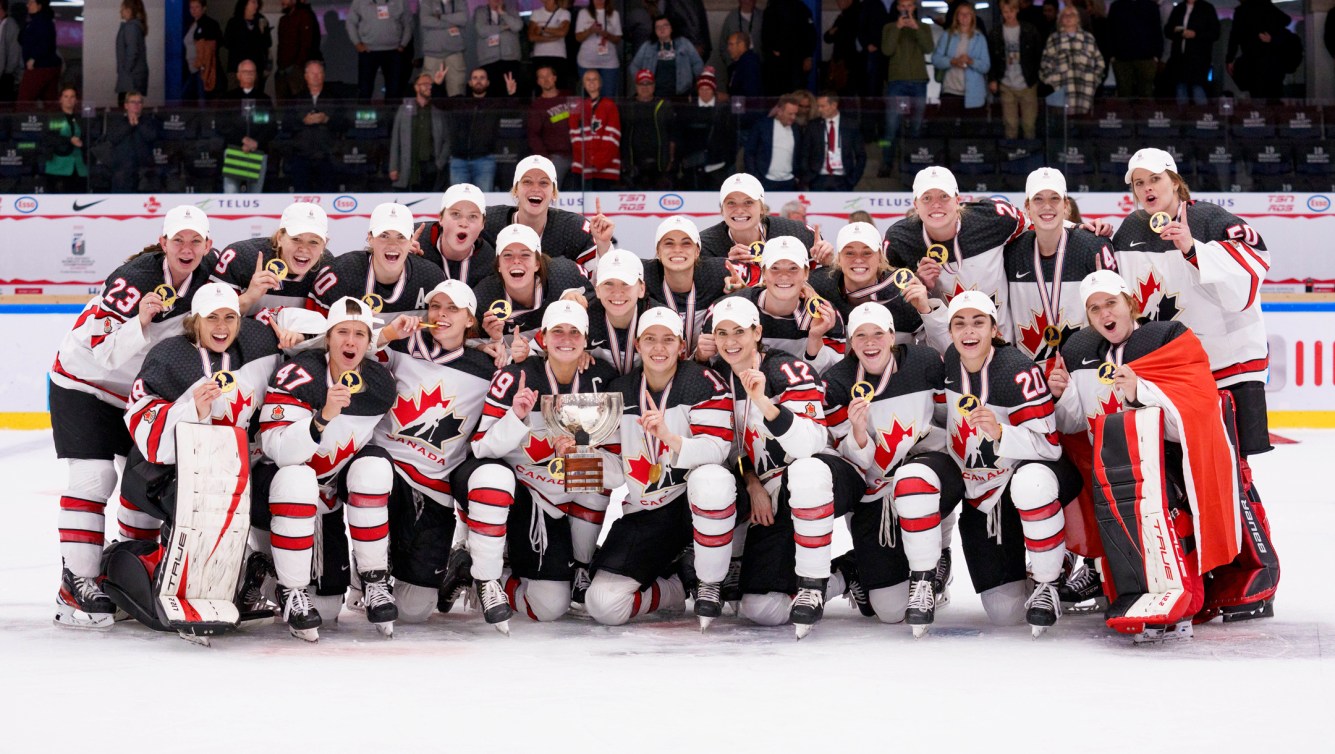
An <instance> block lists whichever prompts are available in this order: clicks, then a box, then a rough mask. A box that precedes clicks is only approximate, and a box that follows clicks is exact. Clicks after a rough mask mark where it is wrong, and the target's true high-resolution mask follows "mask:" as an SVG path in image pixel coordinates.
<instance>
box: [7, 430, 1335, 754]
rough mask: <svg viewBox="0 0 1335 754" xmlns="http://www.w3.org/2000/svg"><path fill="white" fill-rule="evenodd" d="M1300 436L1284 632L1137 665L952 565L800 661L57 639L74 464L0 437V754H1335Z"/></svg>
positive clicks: (563, 637) (1328, 586) (1289, 499)
mask: <svg viewBox="0 0 1335 754" xmlns="http://www.w3.org/2000/svg"><path fill="white" fill-rule="evenodd" d="M1288 434H1290V435H1291V436H1292V437H1293V438H1294V439H1297V440H1299V441H1300V443H1299V444H1296V445H1284V446H1280V447H1279V448H1278V449H1277V450H1276V451H1274V452H1272V453H1269V454H1267V455H1265V456H1261V457H1259V458H1258V459H1256V462H1255V468H1256V474H1257V479H1258V484H1259V486H1260V489H1261V493H1262V496H1263V498H1264V499H1265V500H1266V503H1267V507H1268V508H1267V509H1268V511H1269V513H1270V516H1271V521H1272V524H1273V533H1274V541H1275V543H1276V547H1277V549H1278V550H1279V552H1280V555H1281V558H1282V562H1283V569H1284V572H1283V580H1282V582H1281V585H1280V590H1279V599H1278V601H1277V604H1276V614H1277V617H1276V618H1274V619H1272V620H1266V621H1259V622H1248V623H1241V624H1234V625H1231V626H1227V627H1226V626H1224V625H1222V624H1220V623H1219V622H1218V621H1216V622H1214V623H1212V624H1209V625H1205V626H1198V627H1197V629H1196V637H1195V639H1194V640H1192V641H1191V642H1189V643H1185V644H1181V645H1172V646H1151V647H1134V646H1132V645H1131V642H1130V640H1129V639H1127V638H1125V637H1120V636H1116V635H1113V634H1111V633H1110V632H1109V631H1107V630H1106V629H1105V628H1104V626H1103V622H1102V620H1101V619H1100V618H1099V617H1098V616H1093V615H1091V616H1071V615H1068V616H1066V617H1064V618H1063V619H1062V621H1061V622H1060V623H1059V624H1058V625H1057V626H1056V627H1055V628H1053V629H1051V630H1050V631H1049V632H1048V633H1047V634H1046V635H1045V636H1043V637H1042V638H1041V639H1039V640H1037V641H1035V640H1031V639H1030V638H1029V629H1028V628H1027V627H1024V626H1014V627H1005V628H997V627H993V626H990V625H989V624H988V623H987V621H986V618H985V616H984V615H983V611H982V607H981V605H980V603H979V601H978V598H977V597H976V596H974V595H973V594H972V590H971V589H970V587H969V585H968V576H967V574H966V573H965V572H964V562H963V561H964V558H963V557H959V556H957V557H956V558H955V563H956V568H957V569H958V570H957V573H956V579H955V585H954V587H953V588H952V592H951V593H952V597H953V599H952V602H951V604H950V606H949V607H947V608H945V609H944V610H942V611H940V612H939V613H938V615H937V623H936V626H935V628H934V629H933V631H932V633H931V634H929V635H928V636H927V637H925V638H923V639H921V640H917V641H915V640H914V639H913V638H912V636H911V633H910V631H909V628H908V627H907V626H904V625H895V626H887V625H881V624H879V623H877V622H876V621H875V620H869V619H865V618H862V617H861V616H859V615H858V614H857V613H856V611H854V610H853V609H851V608H850V607H848V606H847V605H846V604H845V603H844V602H843V601H842V600H839V601H837V602H835V603H834V604H832V605H830V606H829V607H828V609H827V612H826V617H825V620H824V621H823V622H822V623H821V624H820V625H819V626H817V628H816V630H815V632H814V633H813V634H812V635H811V636H809V637H808V638H806V639H804V640H803V641H802V642H801V643H800V644H799V643H798V642H796V641H794V639H793V629H792V627H791V626H784V627H779V628H758V627H755V626H752V625H749V624H746V623H743V622H740V621H739V620H738V619H736V618H732V617H724V618H721V619H719V620H717V621H715V623H714V625H713V626H712V627H711V628H710V630H709V632H708V633H707V634H704V635H701V634H700V633H699V632H698V630H697V629H696V621H695V618H694V616H691V615H679V616H671V617H666V618H663V617H660V618H651V619H649V620H642V621H637V622H633V623H632V624H631V625H629V626H625V627H621V628H605V627H601V626H598V625H596V624H593V623H591V622H589V621H587V620H584V619H580V618H574V617H568V618H566V619H564V620H562V621H560V622H558V623H554V624H541V625H540V624H535V623H532V622H529V621H527V620H524V619H521V618H520V617H518V616H516V617H515V618H514V619H513V620H512V621H511V626H512V634H513V635H512V636H511V637H510V638H508V639H507V638H505V637H504V636H501V635H500V634H499V633H497V632H496V631H495V630H493V629H492V628H490V627H488V626H486V625H485V624H484V623H483V622H482V619H481V617H480V616H479V615H478V614H477V613H472V612H466V613H454V614H451V615H448V616H445V615H436V616H434V617H433V618H432V619H431V621H430V622H429V623H427V624H425V625H418V626H409V625H403V624H400V626H399V627H398V629H397V631H396V635H395V638H394V639H393V640H392V641H386V640H384V639H382V638H380V637H379V636H378V635H377V634H376V632H375V630H374V629H373V628H372V627H371V626H370V624H368V623H366V622H365V619H364V618H363V617H362V616H361V615H359V614H356V613H351V612H348V611H344V613H343V615H342V620H341V624H340V625H339V626H338V627H337V628H336V629H328V628H326V629H322V630H321V639H320V642H319V643H318V644H315V645H310V644H306V643H304V642H300V641H297V640H296V639H292V638H290V637H288V636H287V634H286V632H285V630H284V629H283V628H282V627H280V626H276V625H275V626H264V627H262V628H260V629H256V630H251V631H246V632H240V633H234V634H229V635H226V636H222V637H218V638H216V639H215V640H214V642H213V647H212V648H203V647H198V646H193V645H190V644H187V643H186V642H184V641H182V640H181V639H179V638H176V637H175V636H174V635H170V634H160V633H154V632H152V631H149V630H148V629H145V628H143V627H142V626H139V625H138V624H135V623H133V622H124V623H120V624H117V625H116V627H115V628H114V629H113V630H111V631H110V632H106V633H95V632H79V631H71V630H66V629H60V628H56V627H54V626H52V625H51V616H52V614H53V610H54V608H53V600H54V596H55V591H56V586H57V582H58V580H59V553H58V550H57V539H56V532H55V519H56V510H57V497H58V496H59V494H60V491H61V488H62V486H63V484H64V480H65V469H64V465H63V463H62V462H59V461H57V460H56V458H55V453H54V451H53V449H52V445H51V435H50V432H0V484H3V487H4V489H5V491H6V493H7V495H6V496H5V498H4V499H3V502H0V506H3V507H0V510H3V511H4V513H5V515H6V520H5V525H4V526H3V527H0V575H2V576H3V581H0V584H2V586H0V694H3V699H2V703H0V721H3V725H0V751H3V752H7V751H14V752H29V751H83V750H93V751H99V752H106V751H130V750H135V751H147V752H165V751H182V752H190V751H219V752H238V751H270V750H287V751H300V752H307V751H312V752H332V751H354V752H367V753H368V754H369V753H370V752H374V751H460V752H474V751H507V752H508V751H530V750H531V751H540V752H543V753H544V754H545V753H546V752H565V751H571V752H602V751H609V750H618V751H645V750H653V751H681V752H696V751H699V752H706V751H716V750H728V751H737V752H742V751H745V752H752V751H776V752H777V751H810V752H813V754H814V753H815V752H830V751H840V750H842V751H848V752H853V751H861V750H865V751H889V752H894V751H912V752H925V751H988V752H1010V751H1030V752H1047V751H1064V750H1069V751H1075V752H1094V751H1114V750H1116V751H1119V752H1125V751H1128V750H1129V751H1138V752H1148V751H1156V752H1157V751H1165V752H1191V751H1203V750H1205V749H1207V747H1208V748H1214V749H1215V750H1216V751H1229V752H1233V751H1236V752H1243V751H1247V750H1248V749H1247V748H1245V747H1246V746H1247V745H1248V744H1251V745H1261V746H1264V747H1265V748H1264V751H1278V752H1288V751H1331V750H1332V743H1331V741H1332V740H1335V739H1332V733H1335V720H1333V718H1335V715H1333V714H1332V712H1333V710H1332V708H1331V705H1332V700H1333V699H1335V696H1333V695H1332V691H1335V681H1332V677H1333V676H1335V663H1332V662H1331V660H1332V658H1335V645H1332V646H1331V647H1324V646H1323V639H1324V640H1325V641H1335V606H1333V605H1335V600H1333V599H1332V597H1333V595H1335V588H1333V583H1332V582H1333V580H1335V562H1333V561H1335V556H1333V555H1332V553H1335V547H1332V541H1331V538H1332V533H1335V491H1332V486H1331V485H1330V484H1329V483H1328V482H1327V481H1326V477H1325V476H1324V472H1325V471H1326V470H1328V469H1329V468H1330V463H1331V460H1330V459H1331V458H1332V457H1335V431H1317V430H1312V431H1294V432H1291V433H1288ZM112 507H114V506H112ZM107 520H108V523H109V524H110V528H111V529H112V530H113V533H114V529H115V516H114V512H111V511H110V510H109V514H108V516H107ZM842 529H843V527H842V526H840V527H838V528H837V530H836V531H837V534H838V537H839V538H837V539H836V551H837V552H838V551H842V550H843V549H846V548H847V543H848V538H847V534H846V532H845V531H842ZM171 678H180V679H182V680H181V683H183V684H184V686H183V687H182V688H179V689H173V688H171V687H170V686H169V683H170V680H169V679H171ZM854 747H858V748H857V749H855V748H854ZM1221 747H1227V748H1221Z"/></svg>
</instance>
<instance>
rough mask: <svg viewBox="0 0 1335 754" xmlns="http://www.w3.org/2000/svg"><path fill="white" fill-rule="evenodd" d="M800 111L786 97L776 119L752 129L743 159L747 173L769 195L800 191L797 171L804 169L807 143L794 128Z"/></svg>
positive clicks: (775, 116)
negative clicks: (777, 192)
mask: <svg viewBox="0 0 1335 754" xmlns="http://www.w3.org/2000/svg"><path fill="white" fill-rule="evenodd" d="M797 107H798V106H797V99H796V98H795V97H793V95H791V94H785V95H783V96H782V97H780V98H779V104H778V106H777V107H776V108H775V111H774V115H773V116H771V117H770V118H767V119H766V120H763V121H761V122H760V123H757V124H756V125H755V127H754V128H752V129H751V133H750V137H749V139H748V141H747V145H746V149H745V155H744V157H745V164H746V172H748V173H750V174H751V175H754V176H756V177H758V178H759V179H760V183H761V185H762V186H764V187H765V190H766V191H792V190H794V189H797V188H798V185H797V169H798V168H799V166H801V165H802V158H803V156H804V152H803V149H804V147H805V140H804V139H802V138H801V133H800V132H799V131H798V130H797V129H795V128H793V125H794V124H795V123H796V122H797Z"/></svg>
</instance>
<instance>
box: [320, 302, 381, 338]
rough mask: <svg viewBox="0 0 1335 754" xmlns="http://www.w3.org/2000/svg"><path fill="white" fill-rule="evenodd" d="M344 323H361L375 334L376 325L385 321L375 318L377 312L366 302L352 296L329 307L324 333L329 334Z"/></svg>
mask: <svg viewBox="0 0 1335 754" xmlns="http://www.w3.org/2000/svg"><path fill="white" fill-rule="evenodd" d="M344 322H360V323H362V324H363V325H366V329H368V330H370V331H371V332H375V328H376V325H383V324H384V321H383V320H379V319H376V318H375V312H373V311H372V310H371V307H369V306H367V305H366V302H365V301H362V300H361V299H355V298H353V297H352V296H344V297H343V298H341V299H339V300H337V301H335V302H334V303H333V305H331V306H330V307H329V314H327V315H325V320H324V331H325V332H329V331H330V330H332V329H334V327H335V326H337V325H341V324H343V323H344Z"/></svg>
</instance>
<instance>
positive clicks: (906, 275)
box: [890, 267, 913, 291]
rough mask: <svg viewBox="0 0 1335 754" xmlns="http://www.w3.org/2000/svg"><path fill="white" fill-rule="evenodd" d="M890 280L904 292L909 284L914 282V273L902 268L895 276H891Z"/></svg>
mask: <svg viewBox="0 0 1335 754" xmlns="http://www.w3.org/2000/svg"><path fill="white" fill-rule="evenodd" d="M890 280H892V281H893V282H894V284H895V287H896V288H898V289H899V290H901V291H902V290H904V289H905V288H907V287H908V286H909V283H912V282H913V272H912V271H911V270H909V268H907V267H900V268H899V269H897V270H895V274H893V275H891V276H890Z"/></svg>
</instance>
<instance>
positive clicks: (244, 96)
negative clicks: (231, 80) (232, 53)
mask: <svg viewBox="0 0 1335 754" xmlns="http://www.w3.org/2000/svg"><path fill="white" fill-rule="evenodd" d="M224 99H234V100H257V99H262V100H264V101H265V103H266V104H269V97H268V96H267V95H265V93H264V89H263V88H262V86H261V84H260V74H259V66H257V65H255V61H253V60H242V61H240V62H239V63H237V66H236V86H235V87H234V88H232V89H231V90H229V91H228V92H227V94H226V95H225V96H224Z"/></svg>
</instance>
